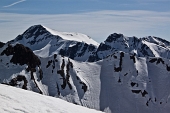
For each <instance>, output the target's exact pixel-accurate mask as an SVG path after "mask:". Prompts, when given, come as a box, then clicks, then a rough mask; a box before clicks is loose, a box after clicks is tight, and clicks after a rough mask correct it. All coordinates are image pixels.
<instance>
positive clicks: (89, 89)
mask: <svg viewBox="0 0 170 113" xmlns="http://www.w3.org/2000/svg"><path fill="white" fill-rule="evenodd" d="M4 47H5V46H4ZM0 58H1V59H3V60H2V62H3V63H2V64H1V70H3V71H1V74H0V75H1V78H0V79H1V80H2V83H5V84H8V85H13V84H12V83H14V86H15V87H20V88H23V86H26V88H23V89H27V90H32V91H34V92H37V93H41V94H44V95H49V96H53V97H57V98H61V99H64V100H66V101H69V102H71V103H74V104H78V105H82V106H85V107H89V108H93V109H97V110H102V111H105V112H108V113H109V112H112V113H114V112H115V113H120V112H121V113H126V112H129V113H142V112H147V113H153V112H154V113H160V112H163V113H168V112H169V106H170V100H169V95H170V92H169V91H168V90H167V89H168V88H169V87H170V82H169V79H170V61H169V59H165V58H160V57H138V56H135V55H131V54H128V53H124V52H119V51H118V52H115V53H114V54H112V55H110V56H108V57H107V58H105V59H103V60H100V61H98V62H93V63H89V62H78V61H74V60H71V59H69V58H68V57H62V56H60V55H53V56H51V57H48V58H39V59H40V61H41V65H40V66H39V67H38V66H37V67H36V68H35V71H34V72H32V74H33V78H34V79H31V77H32V75H31V71H29V72H27V67H28V66H27V65H21V66H20V65H19V64H17V65H16V64H13V62H9V61H10V59H12V56H5V55H2V56H0ZM5 59H6V60H5ZM6 63H8V64H7V65H6ZM40 69H41V70H42V73H43V76H42V77H40V73H39V70H40ZM9 70H10V71H9ZM5 72H6V73H5ZM2 75H5V76H2ZM122 108H123V109H122Z"/></svg>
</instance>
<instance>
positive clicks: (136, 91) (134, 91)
mask: <svg viewBox="0 0 170 113" xmlns="http://www.w3.org/2000/svg"><path fill="white" fill-rule="evenodd" d="M140 92H141V90H132V93H136V94H139V93H140Z"/></svg>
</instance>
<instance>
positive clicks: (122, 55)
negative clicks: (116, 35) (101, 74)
mask: <svg viewBox="0 0 170 113" xmlns="http://www.w3.org/2000/svg"><path fill="white" fill-rule="evenodd" d="M123 57H124V53H123V52H121V53H120V61H119V67H114V70H115V72H120V71H122V62H123Z"/></svg>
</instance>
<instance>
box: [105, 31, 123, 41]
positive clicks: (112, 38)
mask: <svg viewBox="0 0 170 113" xmlns="http://www.w3.org/2000/svg"><path fill="white" fill-rule="evenodd" d="M123 39H124V36H123V34H118V33H113V34H111V35H109V36H108V37H107V39H106V41H105V42H110V43H111V42H113V41H116V40H123Z"/></svg>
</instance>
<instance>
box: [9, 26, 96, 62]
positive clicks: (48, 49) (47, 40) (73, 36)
mask: <svg viewBox="0 0 170 113" xmlns="http://www.w3.org/2000/svg"><path fill="white" fill-rule="evenodd" d="M8 43H10V44H16V43H20V44H23V45H25V46H27V47H29V48H30V49H31V50H32V51H34V53H35V54H36V55H38V56H40V57H48V56H51V55H54V54H61V55H64V56H68V57H70V58H72V59H75V60H80V61H86V60H88V58H89V56H90V55H91V54H93V52H94V51H95V50H96V48H97V46H98V43H97V42H95V41H94V40H92V39H91V38H90V37H88V36H87V35H84V34H81V33H66V32H58V31H54V30H51V29H49V28H47V27H44V26H42V25H34V26H31V27H30V28H28V29H27V30H26V31H25V32H24V33H23V34H22V35H18V36H17V37H16V38H15V39H14V40H11V41H9V42H8Z"/></svg>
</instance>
